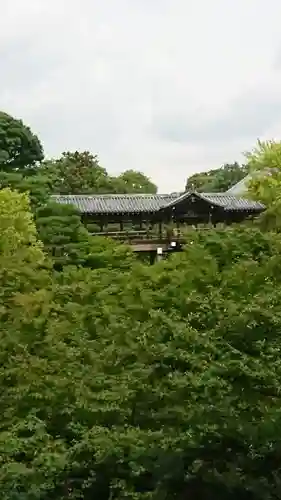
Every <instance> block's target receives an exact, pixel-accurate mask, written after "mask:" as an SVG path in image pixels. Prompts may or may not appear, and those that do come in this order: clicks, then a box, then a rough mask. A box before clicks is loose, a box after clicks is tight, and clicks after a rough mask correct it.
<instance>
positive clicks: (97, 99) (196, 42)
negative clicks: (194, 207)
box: [0, 0, 281, 192]
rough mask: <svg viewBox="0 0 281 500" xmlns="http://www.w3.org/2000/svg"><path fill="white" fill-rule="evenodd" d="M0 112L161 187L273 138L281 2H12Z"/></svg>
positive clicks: (2, 46)
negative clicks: (141, 174)
mask: <svg viewBox="0 0 281 500" xmlns="http://www.w3.org/2000/svg"><path fill="white" fill-rule="evenodd" d="M5 3H6V5H5V6H2V11H1V13H2V15H1V18H0V76H1V77H0V109H2V110H5V111H7V112H8V113H11V114H13V115H15V116H17V117H20V118H22V119H23V120H24V121H25V122H26V123H28V124H29V125H30V126H31V127H32V129H33V130H34V131H35V132H36V133H38V135H39V136H40V138H41V140H42V142H43V144H44V148H45V152H46V154H47V155H49V156H50V155H51V156H53V155H58V154H60V152H62V151H63V150H76V149H81V150H84V149H88V150H91V151H92V152H94V153H98V155H99V157H100V160H101V163H102V164H103V165H104V166H105V167H106V168H107V169H108V171H109V172H111V173H119V172H120V171H122V170H125V169H129V168H132V169H136V170H142V171H143V172H145V173H146V174H147V175H149V176H150V177H151V178H152V180H153V181H155V182H156V183H157V184H158V186H159V191H162V192H164V191H165V192H168V191H171V190H173V191H174V190H181V189H182V188H183V186H184V184H185V179H186V177H187V176H188V175H190V174H191V173H193V172H195V171H200V170H205V169H208V168H215V167H218V166H220V164H222V163H224V162H232V161H235V160H241V152H242V151H245V150H248V149H251V148H252V147H253V146H254V144H255V141H256V139H257V138H258V137H260V138H268V139H270V138H280V137H281V32H280V19H281V1H280V0H267V1H265V0H235V1H234V0H80V1H77V0H56V1H55V0H24V1H23V0H11V2H9V3H8V2H5Z"/></svg>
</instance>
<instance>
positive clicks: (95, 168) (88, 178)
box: [41, 151, 157, 194]
mask: <svg viewBox="0 0 281 500" xmlns="http://www.w3.org/2000/svg"><path fill="white" fill-rule="evenodd" d="M41 172H42V174H43V175H44V176H46V177H48V178H49V179H50V180H51V184H52V192H53V193H60V194H69V193H72V194H85V193H156V191H157V187H156V186H155V184H153V183H152V182H151V181H150V180H149V179H148V178H147V177H146V176H145V175H144V174H142V173H140V172H135V171H133V170H128V171H127V172H123V173H122V174H121V175H119V176H117V177H112V176H110V175H109V174H108V173H107V171H106V170H105V168H103V167H101V166H100V164H99V160H98V157H97V156H94V155H92V154H91V153H89V152H88V151H84V152H82V153H79V152H78V151H76V152H74V153H71V152H66V153H63V154H62V156H61V157H60V158H59V159H56V160H49V161H46V162H45V163H44V164H43V165H42V167H41Z"/></svg>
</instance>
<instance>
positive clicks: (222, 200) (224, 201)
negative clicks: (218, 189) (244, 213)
mask: <svg viewBox="0 0 281 500" xmlns="http://www.w3.org/2000/svg"><path fill="white" fill-rule="evenodd" d="M201 198H202V199H205V200H206V201H209V202H211V203H212V204H213V205H217V206H220V207H223V208H224V209H225V210H255V211H262V210H263V209H264V208H265V207H264V205H263V204H262V203H259V202H258V201H253V200H248V199H247V198H241V197H237V196H234V195H231V194H228V193H202V194H201Z"/></svg>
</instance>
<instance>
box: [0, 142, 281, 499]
mask: <svg viewBox="0 0 281 500" xmlns="http://www.w3.org/2000/svg"><path fill="white" fill-rule="evenodd" d="M273 153H274V154H273ZM278 154H279V149H278V145H276V144H273V143H270V144H266V145H264V144H261V143H260V144H259V149H258V150H255V151H254V152H252V153H251V155H248V157H247V158H248V162H249V167H250V168H251V169H252V170H253V171H257V172H263V170H264V165H267V166H268V167H269V168H270V169H271V171H272V176H271V177H270V179H269V178H268V177H267V178H266V179H267V180H266V181H264V179H265V176H264V175H261V176H258V177H259V179H260V180H259V182H260V185H259V184H254V183H253V185H252V186H253V187H250V189H252V192H253V196H254V195H255V196H258V195H259V193H262V192H264V201H267V202H268V203H269V206H270V207H277V205H278V204H275V197H274V196H273V190H274V189H275V190H276V199H279V188H280V185H281V184H280V183H279V181H280V179H279V177H278V165H279V164H278V161H279V160H278ZM270 161H271V163H270ZM274 162H275V163H274ZM30 166H31V165H30ZM228 167H229V166H228ZM228 167H225V168H224V170H225V171H224V173H226V172H228V173H230V174H231V175H232V173H233V172H234V170H235V168H236V167H235V168H234V169H233V171H232V170H231V168H230V167H229V168H228ZM19 168H20V170H21V171H20V172H19V171H16V172H6V171H2V172H0V185H1V188H2V189H1V190H0V285H1V288H0V290H1V293H0V345H1V349H0V389H1V390H0V408H1V412H0V485H1V499H3V500H67V499H70V500H74V499H75V500H76V499H84V500H92V499H93V498H97V499H99V500H113V499H116V500H117V499H120V500H123V499H126V498H127V499H132V500H133V499H134V500H137V499H143V500H144V499H146V500H148V499H150V500H152V499H154V500H170V499H176V500H184V499H189V498H191V499H198V500H236V499H237V498H241V500H274V499H277V498H281V469H280V463H281V452H280V450H281V437H280V436H279V428H280V425H281V403H280V387H281V360H280V351H281V337H280V330H281V258H280V255H281V235H279V233H278V232H262V231H261V229H259V228H258V227H251V228H250V227H247V226H246V225H245V226H240V227H234V228H232V229H230V228H227V229H226V230H224V231H223V230H221V231H220V230H209V231H202V232H200V231H191V232H189V233H188V236H187V238H188V239H187V244H186V248H185V250H184V251H183V252H181V253H177V254H174V255H171V256H169V258H168V259H167V260H163V261H161V262H158V263H157V264H155V265H154V266H150V265H148V263H146V262H145V261H144V262H140V261H137V260H136V259H135V258H134V256H133V254H132V253H131V251H130V249H129V248H127V247H126V246H125V245H121V244H119V243H116V242H114V241H113V240H112V241H110V240H108V239H105V238H101V237H98V236H92V235H91V234H90V233H89V232H88V230H87V229H86V228H85V227H84V225H83V224H82V222H81V219H80V216H79V214H78V213H77V212H76V210H75V208H74V207H72V206H62V205H57V204H55V203H51V202H50V201H48V199H49V194H50V193H52V192H69V190H71V191H72V192H82V191H83V192H104V190H105V189H108V190H109V191H108V192H129V191H131V192H132V191H133V190H134V191H135V192H155V189H156V188H155V186H154V187H153V185H152V184H151V183H150V181H149V180H148V179H147V178H145V176H143V175H142V174H139V173H137V172H133V171H129V172H125V173H123V174H122V175H120V176H119V177H115V178H114V177H110V176H109V175H108V174H107V172H106V171H105V170H104V169H103V168H102V167H101V166H100V165H99V163H98V159H97V157H95V156H92V155H91V154H90V153H87V152H86V153H65V154H64V155H62V157H61V158H60V159H58V160H53V161H49V162H46V163H44V164H43V165H41V166H40V167H38V168H34V169H29V170H28V171H25V172H23V169H24V168H25V165H24V164H21V166H20V167H19ZM239 168H240V167H239ZM231 172H232V173H231ZM231 175H230V177H231ZM233 175H234V173H233ZM235 175H236V174H235ZM209 177H211V176H209ZM216 179H217V180H216V181H214V183H213V184H212V185H213V186H214V185H215V182H217V184H216V185H217V186H221V188H222V184H223V182H226V178H225V179H224V180H220V181H219V180H218V179H219V176H218V177H217V178H216ZM220 179H221V178H220ZM209 180H210V179H209ZM213 180H214V179H213ZM237 180H238V179H237ZM228 181H229V179H228ZM228 181H227V182H228ZM198 182H199V181H198ZM200 182H201V181H200ZM202 182H203V181H202ZM212 182H213V181H212ZM231 182H232V181H231ZM273 182H274V183H275V184H273ZM199 184H200V183H199ZM200 186H201V188H202V186H203V184H200V185H198V189H201V188H200ZM274 186H275V187H274ZM228 187H229V186H228ZM10 188H12V189H15V188H16V189H17V191H13V190H11V189H10ZM202 189H203V188H202ZM255 189H256V191H255ZM258 189H260V190H261V191H258ZM262 189H264V191H262ZM204 190H205V188H204ZM214 190H220V189H218V188H216V189H214ZM26 192H29V193H30V202H29V198H28V196H27V194H26ZM278 206H279V205H278ZM275 213H276V212H275ZM275 227H276V226H275Z"/></svg>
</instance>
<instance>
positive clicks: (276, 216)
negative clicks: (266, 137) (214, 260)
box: [246, 141, 281, 231]
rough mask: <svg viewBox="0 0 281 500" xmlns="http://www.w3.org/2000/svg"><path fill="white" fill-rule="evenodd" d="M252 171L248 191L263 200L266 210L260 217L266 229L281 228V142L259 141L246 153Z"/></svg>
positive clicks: (262, 225) (257, 198)
mask: <svg viewBox="0 0 281 500" xmlns="http://www.w3.org/2000/svg"><path fill="white" fill-rule="evenodd" d="M246 158H247V161H248V166H249V169H250V172H251V174H252V175H251V181H250V182H249V183H248V191H249V193H250V194H251V195H252V196H253V198H255V199H256V200H259V201H261V202H263V203H264V204H265V206H266V208H267V209H266V211H265V212H264V213H263V214H262V216H261V217H260V224H261V227H262V228H264V229H274V230H278V231H280V229H281V142H275V141H265V142H262V141H258V143H257V145H256V146H255V148H254V149H253V150H252V151H251V152H249V153H246Z"/></svg>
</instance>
